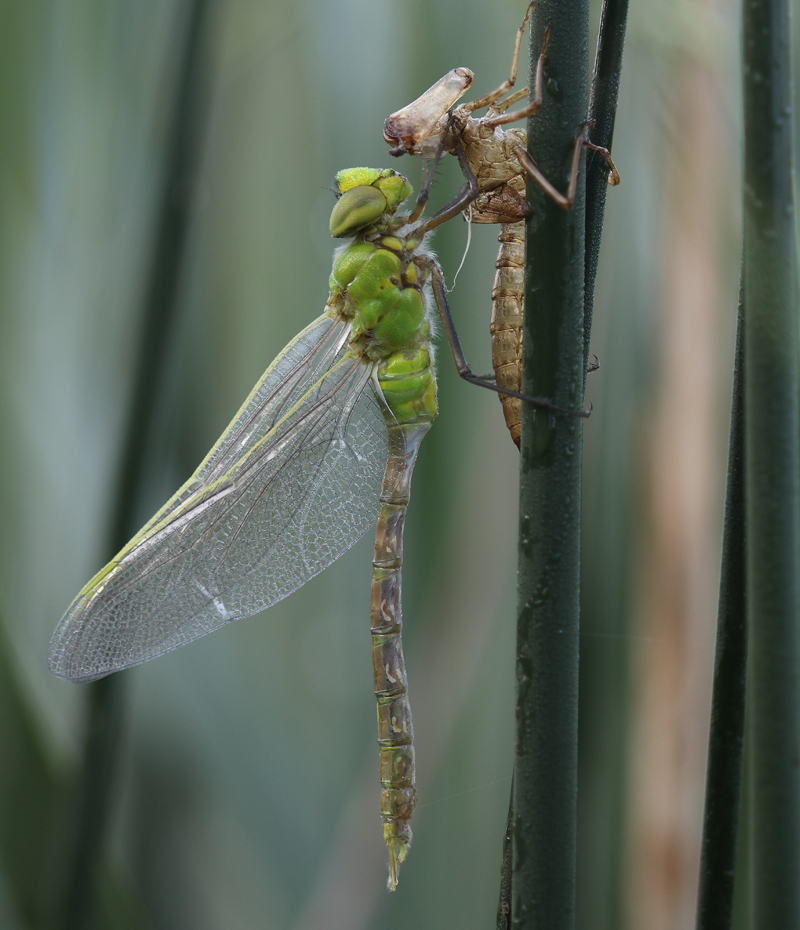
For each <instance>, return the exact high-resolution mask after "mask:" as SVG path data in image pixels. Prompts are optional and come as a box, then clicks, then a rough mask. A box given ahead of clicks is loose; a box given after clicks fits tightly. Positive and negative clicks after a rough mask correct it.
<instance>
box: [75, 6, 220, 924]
mask: <svg viewBox="0 0 800 930" xmlns="http://www.w3.org/2000/svg"><path fill="white" fill-rule="evenodd" d="M207 6H208V0H188V3H187V8H186V14H185V16H186V26H185V29H186V31H185V35H184V39H183V44H184V48H183V58H182V62H181V70H180V73H179V74H178V82H177V94H176V102H175V119H174V121H173V125H172V130H171V133H170V135H169V137H168V142H167V150H166V159H165V171H164V181H163V190H162V195H161V203H160V209H159V213H158V217H157V226H156V234H155V238H154V241H153V251H152V255H151V259H150V268H149V272H148V280H147V287H146V289H145V296H144V303H143V308H142V316H143V321H142V333H141V337H140V344H139V348H138V352H137V362H136V370H135V373H134V384H133V391H132V396H131V406H130V409H129V412H128V422H127V427H126V430H125V434H124V440H123V442H124V445H123V449H122V453H121V456H120V474H119V478H118V485H117V492H116V496H115V503H114V509H113V513H112V519H111V525H110V532H109V558H110V557H111V556H113V554H114V553H115V552H118V551H119V550H120V549H121V548H122V547H123V546H124V545H125V543H126V542H127V540H128V538H129V536H130V535H131V534H132V533H133V532H134V531H135V529H136V527H135V526H133V515H134V509H135V506H136V503H137V500H138V497H139V494H140V490H141V487H140V486H141V479H142V474H143V470H144V462H145V452H146V439H147V432H148V429H149V426H150V423H151V417H152V413H153V409H154V407H155V403H156V399H157V397H158V391H159V387H160V383H161V379H160V375H161V373H162V371H163V368H164V364H165V361H166V348H167V342H168V338H169V334H170V331H171V329H172V324H173V322H174V318H175V315H176V310H177V295H178V283H179V273H180V266H181V259H182V257H183V253H184V249H185V244H186V239H187V233H188V229H189V221H190V215H191V207H192V203H193V193H194V182H195V178H196V174H197V169H198V166H199V162H200V159H199V153H200V150H201V146H200V139H201V136H202V123H203V120H202V117H203V115H204V110H205V107H204V103H205V99H204V98H205V94H204V92H203V91H204V89H205V88H204V86H203V85H204V82H203V77H204V70H205V61H204V58H203V55H202V42H203V28H204V19H205V16H206V9H207ZM88 698H89V706H88V720H87V726H86V739H85V745H84V753H83V767H82V771H81V774H80V779H79V783H78V786H77V798H76V803H77V815H76V826H75V831H74V835H73V841H72V845H71V848H70V850H69V859H68V867H67V887H66V895H65V899H64V905H63V908H62V913H61V916H60V921H59V926H60V927H61V928H62V930H79V928H82V927H85V926H87V925H88V924H89V922H90V921H91V915H92V911H93V907H94V905H93V897H94V895H93V890H92V889H93V884H94V882H95V880H96V877H97V872H98V866H99V864H100V862H101V858H102V853H103V845H104V839H105V834H106V828H107V824H108V819H109V814H110V807H111V798H112V789H113V786H114V781H115V776H116V763H117V758H118V755H119V747H120V738H121V734H122V728H123V724H124V709H125V677H124V676H123V675H119V674H117V675H111V676H109V677H107V678H104V679H102V680H101V681H98V682H95V683H94V684H92V685H90V686H89V694H88Z"/></svg>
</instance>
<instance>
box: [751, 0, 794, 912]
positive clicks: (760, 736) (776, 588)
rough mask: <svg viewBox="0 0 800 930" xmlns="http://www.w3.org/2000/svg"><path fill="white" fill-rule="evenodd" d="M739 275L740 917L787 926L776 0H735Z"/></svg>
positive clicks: (790, 252)
mask: <svg viewBox="0 0 800 930" xmlns="http://www.w3.org/2000/svg"><path fill="white" fill-rule="evenodd" d="M742 12H743V18H742V33H743V34H742V40H743V41H742V46H743V55H744V62H743V71H744V136H745V138H744V155H745V165H744V264H745V271H744V282H745V300H744V303H745V307H746V314H745V346H744V353H745V424H746V438H745V476H746V484H745V495H746V499H747V517H746V519H747V585H748V588H747V612H748V641H749V657H748V664H749V667H748V676H749V678H748V692H749V693H748V700H749V708H748V710H749V716H748V727H749V729H748V739H749V740H750V741H751V748H752V780H751V791H752V862H753V872H752V881H753V887H752V921H753V926H754V927H759V928H760V927H769V928H770V930H784V928H786V930H789V928H790V927H792V928H794V927H797V926H800V894H798V888H800V780H798V771H797V760H798V757H799V756H800V630H798V624H799V623H800V436H799V435H798V430H799V429H800V410H798V390H800V377H799V376H798V365H799V364H800V358H799V357H798V353H799V351H800V350H799V348H798V315H797V311H798V303H797V260H796V241H795V216H794V199H793V165H794V153H793V142H794V137H793V133H794V124H793V120H792V112H793V111H792V86H791V55H790V41H791V18H790V9H789V3H788V2H787V0H745V2H744V4H743V11H742Z"/></svg>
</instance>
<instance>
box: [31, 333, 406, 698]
mask: <svg viewBox="0 0 800 930" xmlns="http://www.w3.org/2000/svg"><path fill="white" fill-rule="evenodd" d="M347 334H348V329H347V326H346V324H342V323H341V322H339V321H336V320H333V319H332V318H329V317H320V319H319V320H317V321H316V322H315V323H313V324H312V325H311V326H309V327H308V328H307V329H306V330H304V332H303V333H301V334H300V335H299V336H298V337H297V338H296V339H295V340H294V341H293V342H292V343H290V344H289V345H288V346H287V347H286V349H284V351H283V352H282V353H281V355H280V356H279V357H278V358H277V359H276V361H275V362H274V363H273V364H272V365H271V366H270V368H269V369H268V370H267V372H266V373H265V375H264V377H263V378H262V379H261V381H260V382H259V383H258V384H257V385H256V387H255V389H254V390H253V392H252V394H251V395H250V397H249V398H248V399H247V401H246V402H245V404H244V405H243V407H242V408H241V410H240V411H239V413H238V414H237V415H236V417H235V418H234V420H233V422H232V423H231V424H230V426H229V427H228V429H227V430H226V431H225V433H224V434H223V435H222V437H221V439H220V440H219V442H218V443H217V444H216V445H215V446H214V448H213V449H212V450H211V452H210V453H209V454H208V456H206V458H205V460H204V461H203V462H202V464H201V465H200V467H199V468H198V469H197V471H196V472H195V473H194V475H193V476H192V478H191V479H190V480H189V481H188V482H187V483H186V484H185V485H184V486H183V487H182V488H181V489H180V490H179V491H178V492H177V494H175V495H174V497H172V498H171V499H170V500H169V501H168V503H167V504H165V505H164V507H162V508H161V510H160V511H159V512H158V514H156V516H155V517H154V518H153V519H152V520H150V522H149V523H148V524H147V525H146V526H145V527H144V528H143V529H142V530H141V531H140V532H139V533H137V535H136V536H135V537H134V538H133V539H132V540H131V542H130V543H129V544H128V545H127V546H126V547H125V549H123V550H122V552H120V553H119V555H118V556H116V558H115V559H114V560H113V561H112V562H110V563H109V565H107V566H106V567H105V568H104V569H103V570H102V571H101V572H100V573H99V574H98V575H97V576H96V577H95V578H94V579H92V581H90V582H89V584H88V585H87V586H86V587H85V588H84V590H83V591H81V593H80V594H79V595H78V597H77V598H76V599H75V601H74V602H73V603H72V605H71V606H70V608H69V610H68V611H67V612H66V614H65V615H64V617H63V618H62V620H61V622H60V623H59V625H58V627H57V628H56V631H55V633H54V634H53V638H52V641H51V643H50V654H49V662H50V669H51V671H53V673H54V674H56V675H58V676H59V677H61V678H68V679H71V680H73V681H91V680H93V679H95V678H101V677H102V676H103V675H107V674H109V673H110V672H114V671H117V670H119V669H123V668H128V667H129V666H131V665H136V664H138V663H140V662H144V661H145V660H147V659H151V658H153V657H155V656H157V655H161V654H162V653H164V652H168V651H169V650H171V649H175V648H176V647H177V646H180V645H182V644H183V643H187V642H190V641H191V640H193V639H196V638H197V637H198V636H202V635H203V634H205V633H209V632H211V630H214V629H217V628H218V627H220V626H222V625H223V624H224V623H228V622H230V621H232V620H237V619H239V618H240V617H246V616H248V615H250V614H253V613H256V612H258V611H260V610H264V609H265V608H267V607H269V606H271V605H272V604H274V603H275V602H276V601H279V600H281V598H284V597H286V596H287V595H288V594H290V593H291V592H292V591H294V590H296V589H297V588H298V587H300V586H301V585H302V584H304V583H305V582H306V581H308V580H309V578H312V577H313V576H314V575H316V574H317V573H318V572H320V571H322V569H324V568H326V567H327V566H328V565H330V564H331V562H333V561H335V560H336V559H337V558H338V557H339V556H340V555H341V554H342V553H343V552H345V551H346V550H347V549H348V548H349V547H350V546H352V545H353V543H355V542H356V540H358V539H359V538H360V537H361V536H362V534H363V533H364V532H365V531H366V530H367V529H369V527H370V526H372V525H374V523H375V519H376V516H377V513H378V506H379V502H378V499H379V495H380V488H381V482H382V479H383V472H384V469H385V466H386V458H387V452H388V434H387V428H386V424H385V420H384V416H383V412H382V409H381V406H380V404H379V402H378V400H377V399H376V397H375V394H374V391H373V389H372V386H371V374H372V368H371V365H369V364H365V363H364V362H362V361H360V360H359V359H356V358H353V357H351V356H348V355H347V354H346V353H347Z"/></svg>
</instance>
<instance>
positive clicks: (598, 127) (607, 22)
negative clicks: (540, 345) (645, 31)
mask: <svg viewBox="0 0 800 930" xmlns="http://www.w3.org/2000/svg"><path fill="white" fill-rule="evenodd" d="M627 22H628V0H605V2H604V3H603V9H602V11H601V14H600V32H599V34H598V36H597V51H596V54H595V59H594V71H593V73H592V85H591V88H590V91H589V118H590V119H593V120H594V121H595V123H594V126H593V127H592V129H591V133H590V138H591V140H592V142H594V144H595V145H601V146H604V147H605V148H607V149H609V151H610V150H611V142H612V140H613V138H614V119H615V117H616V115H617V98H618V97H619V82H620V76H621V73H622V51H623V49H624V47H625V28H626V26H627ZM607 191H608V168H607V166H606V163H605V161H604V159H603V158H602V157H601V156H600V155H598V153H597V152H591V151H590V152H589V153H588V155H587V157H586V260H585V267H584V287H585V294H584V301H583V305H584V318H583V333H584V335H583V339H584V342H583V361H584V370H586V369H587V368H588V367H589V352H590V349H591V343H592V338H591V337H592V315H593V311H594V285H595V280H596V278H597V264H598V261H599V260H600V240H601V238H602V235H603V220H604V218H605V212H606V192H607Z"/></svg>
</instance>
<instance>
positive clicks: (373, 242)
mask: <svg viewBox="0 0 800 930" xmlns="http://www.w3.org/2000/svg"><path fill="white" fill-rule="evenodd" d="M440 154H441V152H439V153H437V159H436V160H437V161H438V155H440ZM434 170H435V162H434V164H433V165H432V166H431V170H430V171H429V172H426V180H425V182H424V184H423V187H422V190H421V192H420V196H419V198H418V199H417V202H416V204H415V206H414V208H413V209H412V210H411V212H409V213H405V214H398V213H397V211H398V209H399V207H400V205H401V204H402V203H403V202H404V201H405V200H406V199H407V198H408V196H409V195H410V193H411V187H410V185H409V183H408V181H407V180H406V179H405V178H404V177H402V176H401V175H399V174H398V173H397V172H395V171H391V170H389V169H384V170H378V169H371V168H353V169H348V170H345V171H341V172H339V173H338V174H337V176H336V181H337V190H336V193H337V196H338V199H337V202H336V205H335V206H334V209H333V212H332V214H331V220H330V230H331V234H332V235H333V236H334V237H340V238H342V237H353V238H352V241H351V242H350V243H349V244H347V245H346V246H344V247H343V248H341V249H340V250H338V252H337V253H336V255H335V258H334V264H333V271H332V273H331V277H330V296H329V299H328V303H327V305H326V307H325V311H324V312H323V314H322V315H321V316H320V317H318V319H316V320H315V321H314V322H313V323H311V324H310V325H309V326H308V327H307V328H306V329H304V330H303V331H302V332H301V333H300V334H299V335H298V336H297V337H296V338H295V339H294V340H293V341H292V342H290V343H289V345H288V346H287V347H286V348H285V349H284V350H283V351H282V352H281V353H280V355H279V356H278V357H277V358H276V359H275V361H274V362H273V363H272V365H270V367H269V368H268V369H267V371H266V373H265V374H264V375H263V377H262V378H261V380H260V381H259V382H258V384H257V385H256V386H255V388H254V389H253V391H252V393H251V394H250V396H249V397H248V398H247V400H246V401H245V402H244V404H243V405H242V407H241V409H240V410H239V412H238V413H237V414H236V416H235V417H234V419H233V421H232V422H231V424H230V425H229V426H228V428H227V429H226V430H225V432H224V433H223V434H222V436H221V438H220V439H219V441H218V442H217V444H216V445H215V446H214V448H213V449H212V450H211V451H210V452H209V454H208V455H207V456H206V458H205V459H204V461H203V462H202V463H201V465H200V466H199V468H198V469H197V471H195V473H194V474H193V475H192V476H191V478H190V479H189V480H188V481H187V482H186V483H185V484H184V485H183V487H181V488H180V490H178V491H177V493H176V494H175V495H174V496H173V497H172V498H170V500H169V501H168V502H167V503H166V504H165V505H164V506H163V507H162V508H161V510H159V511H158V513H157V514H156V515H155V516H154V517H153V518H152V519H151V520H150V521H149V522H148V523H147V524H146V525H145V526H144V527H143V528H142V529H141V530H140V531H139V532H138V533H137V534H136V535H135V536H134V537H133V539H132V540H131V541H130V542H129V543H128V544H127V545H126V546H125V548H124V549H122V550H121V551H120V552H119V553H118V554H117V555H116V556H115V557H114V558H113V559H112V560H111V562H109V564H108V565H106V566H105V568H103V569H102V570H101V571H100V572H99V573H98V574H97V575H95V577H94V578H93V579H92V580H91V581H90V582H89V583H88V584H87V585H86V587H84V589H83V590H82V591H81V592H80V594H79V595H78V596H77V597H76V598H75V600H74V601H73V603H72V604H71V605H70V607H69V609H68V610H67V612H66V614H65V615H64V617H63V618H62V620H61V622H60V623H59V625H58V627H57V628H56V631H55V633H54V634H53V638H52V640H51V643H50V652H49V664H50V669H51V671H52V672H53V673H54V674H56V675H58V676H59V677H61V678H66V679H69V680H71V681H81V682H86V681H93V680H95V679H97V678H102V677H103V676H104V675H108V674H110V673H112V672H116V671H119V670H120V669H125V668H129V667H130V666H133V665H137V664H139V663H141V662H144V661H146V660H148V659H152V658H155V657H156V656H159V655H162V654H163V653H165V652H169V651H170V650H172V649H175V648H177V647H178V646H181V645H183V644H184V643H188V642H190V641H191V640H193V639H196V638H197V637H199V636H202V635H204V634H205V633H209V632H211V631H212V630H215V629H217V628H219V627H221V626H223V625H224V624H225V623H230V622H231V621H233V620H237V619H239V618H241V617H246V616H249V615H251V614H254V613H257V612H259V611H262V610H264V609H265V608H267V607H270V606H271V605H272V604H275V603H276V602H277V601H279V600H281V599H282V598H284V597H286V596H287V595H289V594H291V593H292V592H293V591H295V590H296V589H297V588H299V587H300V586H301V585H303V584H305V582H306V581H308V580H309V579H310V578H312V577H313V576H314V575H316V574H318V573H319V572H321V571H322V570H323V569H324V568H326V567H327V566H328V565H330V564H331V563H332V562H334V561H335V560H336V559H337V558H339V556H340V555H342V554H343V553H344V552H345V551H346V550H347V549H349V548H350V546H352V545H353V544H354V543H355V542H356V541H357V540H358V539H359V538H360V537H361V536H362V535H363V534H364V533H365V532H366V531H367V530H368V529H369V528H370V527H371V526H373V525H375V523H376V520H377V533H376V538H375V550H374V561H373V576H372V598H371V630H372V643H373V665H374V679H375V694H376V697H377V705H378V729H379V746H380V780H381V786H382V792H381V818H382V820H383V831H384V837H385V840H386V844H387V846H388V848H389V861H390V868H389V887H390V889H392V890H393V889H394V888H395V887H396V885H397V874H398V869H399V865H400V863H401V862H402V861H403V859H404V858H405V856H406V853H407V851H408V847H409V844H410V842H411V828H410V825H409V821H410V819H411V815H412V813H413V810H414V803H415V799H416V793H415V788H414V781H415V775H414V746H413V728H412V722H411V711H410V707H409V702H408V689H407V682H406V673H405V665H404V661H403V651H402V643H401V631H402V609H401V567H402V561H403V526H404V520H405V514H406V508H407V506H408V501H409V494H410V486H411V473H412V470H413V467H414V462H415V460H416V457H417V452H418V450H419V446H420V443H421V441H422V438H423V437H424V435H425V433H426V432H427V431H428V429H429V428H430V425H431V423H432V421H433V419H434V418H435V416H436V413H437V401H436V375H435V371H434V364H433V352H432V347H431V335H432V320H431V318H430V306H429V304H430V302H429V300H428V293H429V290H430V288H429V287H428V284H429V283H430V285H432V290H433V294H434V298H435V302H436V306H437V308H438V310H439V314H440V316H441V319H442V323H443V327H444V330H445V333H446V335H447V338H448V341H449V342H450V346H451V348H452V350H453V353H454V355H455V357H456V361H457V364H458V367H459V371H460V372H461V374H462V376H464V377H467V378H468V379H469V380H472V381H474V382H476V383H481V379H480V378H477V377H476V376H474V375H472V372H471V371H470V370H469V367H468V366H467V365H466V363H465V362H464V359H463V353H461V349H460V345H459V343H458V337H457V335H456V332H455V329H454V328H453V324H452V319H451V317H450V312H449V307H448V306H447V297H446V291H445V287H444V279H443V276H442V272H441V269H440V268H439V265H438V264H437V262H436V260H435V258H434V256H433V254H432V253H431V252H430V251H429V250H428V249H427V248H426V247H425V244H424V239H425V235H426V233H428V232H429V231H430V230H432V229H433V228H435V227H436V226H438V225H439V224H440V223H442V222H445V221H446V220H448V219H450V218H452V217H453V216H455V215H458V213H459V212H460V211H461V209H462V202H461V201H460V200H459V199H458V198H457V199H456V201H454V202H453V204H451V205H449V206H448V207H445V208H444V209H442V210H440V211H439V212H438V213H437V214H436V215H435V216H433V217H431V218H430V219H427V220H424V221H423V220H421V216H422V212H423V210H424V205H425V202H426V199H427V191H428V188H429V186H430V182H431V180H432V177H433V172H434ZM489 386H490V387H492V389H494V390H496V389H497V388H496V385H489Z"/></svg>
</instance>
